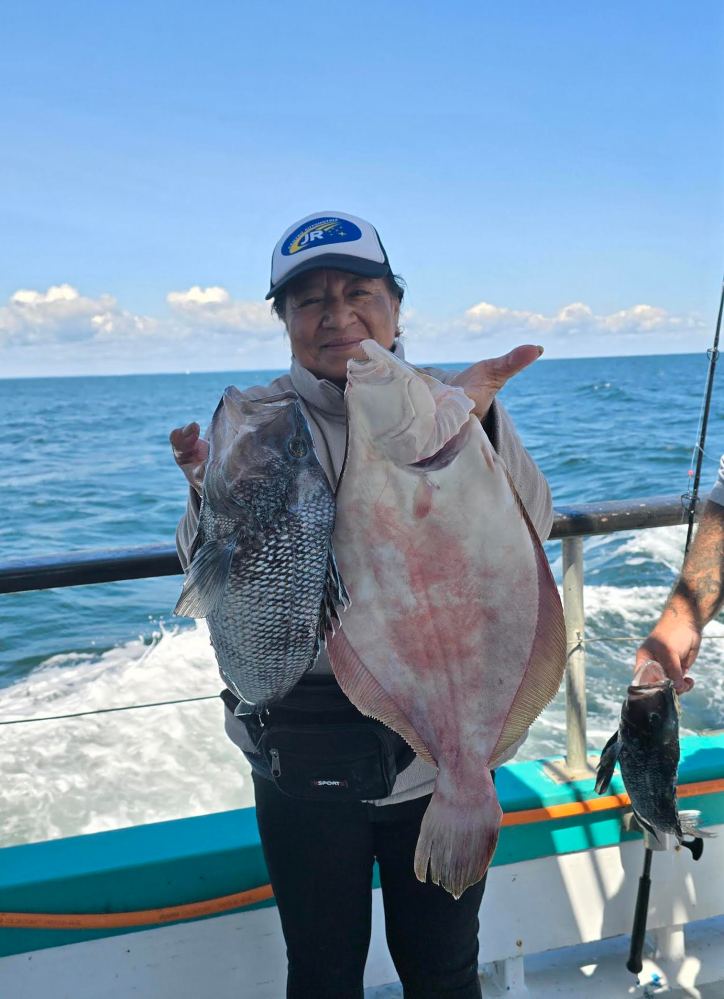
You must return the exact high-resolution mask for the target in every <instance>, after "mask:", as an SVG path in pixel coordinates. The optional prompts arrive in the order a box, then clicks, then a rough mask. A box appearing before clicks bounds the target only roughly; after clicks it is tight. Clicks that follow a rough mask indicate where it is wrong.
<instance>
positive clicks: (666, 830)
mask: <svg viewBox="0 0 724 999" xmlns="http://www.w3.org/2000/svg"><path fill="white" fill-rule="evenodd" d="M617 761H618V763H619V765H620V767H621V776H622V778H623V783H624V787H625V788H626V792H627V794H628V796H629V798H630V799H631V808H632V810H633V812H634V815H635V816H636V818H637V819H638V822H639V825H640V826H641V827H642V828H643V829H646V830H648V831H649V832H650V833H652V834H653V835H654V836H655V837H656V838H657V839H658V840H661V836H662V834H668V835H670V836H675V837H676V839H677V840H678V841H679V843H682V844H683V845H686V846H690V848H691V845H690V844H688V843H685V842H684V837H685V836H694V837H695V842H697V841H698V844H699V845H695V846H694V847H693V848H692V851H693V852H694V853H695V855H696V854H698V853H699V852H700V844H701V838H700V837H701V836H702V835H706V834H705V833H702V832H701V831H700V830H699V829H698V828H697V825H696V822H695V821H693V820H692V819H690V818H689V817H688V816H686V817H684V818H682V816H681V815H680V814H679V810H678V806H677V801H676V782H677V777H678V770H679V702H678V698H677V695H676V691H675V690H674V685H673V683H672V682H671V680H669V679H668V677H667V676H666V674H665V672H664V670H663V667H662V666H661V665H660V664H659V663H657V662H655V661H654V660H648V661H647V662H644V663H642V664H641V665H640V666H639V667H638V669H637V670H636V673H635V674H634V680H633V683H632V684H631V685H630V686H629V688H628V691H627V694H626V699H625V700H624V702H623V705H622V707H621V720H620V722H619V727H618V731H616V732H615V733H614V735H613V736H612V737H611V738H610V739H609V740H608V742H607V743H606V745H605V746H604V748H603V750H602V752H601V759H600V761H599V764H598V772H597V778H596V791H597V792H598V793H599V794H604V793H605V792H606V791H607V790H608V787H609V784H610V782H611V778H612V776H613V771H614V768H615V766H616V762H617Z"/></svg>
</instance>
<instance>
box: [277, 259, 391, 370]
mask: <svg viewBox="0 0 724 999" xmlns="http://www.w3.org/2000/svg"><path fill="white" fill-rule="evenodd" d="M399 312H400V303H399V301H398V300H397V298H396V297H395V296H394V295H393V294H392V293H391V292H390V290H389V288H388V287H387V283H386V281H385V279H384V278H367V277H360V276H359V275H357V274H348V273H346V272H345V271H335V270H326V269H319V270H314V271H309V272H308V273H307V274H303V275H302V276H301V277H300V278H298V280H297V281H295V282H294V283H293V284H292V286H291V288H290V290H289V292H288V294H287V299H286V307H285V312H284V323H285V325H286V327H287V332H288V333H289V339H290V341H291V344H292V353H293V354H294V356H295V357H296V359H297V361H298V362H299V363H300V364H301V365H302V366H303V367H305V368H307V370H309V371H311V372H312V374H313V375H316V376H317V378H327V379H329V381H333V382H337V383H338V384H343V383H344V382H345V380H346V378H347V361H348V360H349V359H350V357H354V358H357V359H359V360H362V359H363V358H364V354H363V353H362V352H361V351H360V349H359V343H360V341H361V340H376V341H377V343H379V344H381V345H382V346H383V347H386V348H387V349H388V350H389V349H390V348H391V347H392V344H393V343H394V340H395V333H396V331H397V317H398V315H399Z"/></svg>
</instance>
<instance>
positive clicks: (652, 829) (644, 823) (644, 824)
mask: <svg viewBox="0 0 724 999" xmlns="http://www.w3.org/2000/svg"><path fill="white" fill-rule="evenodd" d="M630 797H631V795H629V798H630ZM631 811H632V812H633V814H634V818H635V819H636V821H637V822H638V824H639V826H640V827H641V829H642V830H645V831H646V832H648V833H651V835H652V836H653V837H654V839H655V840H656V842H657V843H661V842H662V839H661V836H660V835H659V830H658V829H657V828H656V826H654V825H652V824H651V823H650V822H649V821H648V819H645V818H643V816H642V815H641V813H640V812H637V811H636V809H635V808H634V806H633V804H632V805H631Z"/></svg>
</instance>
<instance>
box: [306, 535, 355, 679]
mask: <svg viewBox="0 0 724 999" xmlns="http://www.w3.org/2000/svg"><path fill="white" fill-rule="evenodd" d="M349 603H350V601H349V593H348V592H347V587H346V586H345V585H344V581H343V580H342V577H341V576H340V574H339V567H338V565H337V559H336V558H335V557H334V549H333V548H332V546H331V545H330V547H329V556H328V558H327V578H326V580H325V583H324V594H323V596H322V604H321V607H320V609H319V624H318V626H317V650H316V654H317V655H318V654H319V650H320V649H321V648H322V646H323V645H324V646H326V644H327V635H328V634H329V633H331V634H334V632H335V630H336V628H337V626H338V625H339V624H340V616H339V608H340V607H341V608H342V610H343V611H345V610H347V608H348V607H349ZM315 659H316V655H315Z"/></svg>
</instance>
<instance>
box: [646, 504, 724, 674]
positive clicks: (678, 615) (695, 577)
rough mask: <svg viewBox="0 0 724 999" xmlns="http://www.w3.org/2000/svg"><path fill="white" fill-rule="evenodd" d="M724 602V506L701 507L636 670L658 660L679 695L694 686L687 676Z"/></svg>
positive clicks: (710, 505) (709, 505)
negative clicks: (691, 540)
mask: <svg viewBox="0 0 724 999" xmlns="http://www.w3.org/2000/svg"><path fill="white" fill-rule="evenodd" d="M723 602H724V506H720V505H719V503H713V502H711V500H710V501H709V502H708V503H707V504H706V506H705V507H704V513H703V514H702V517H701V521H700V522H699V528H698V530H697V532H696V536H695V537H694V543H693V544H692V546H691V548H690V550H689V552H688V554H687V556H686V559H685V560H684V565H683V568H682V570H681V575H680V576H679V578H678V579H677V581H676V583H675V584H674V588H673V590H672V591H671V594H670V596H669V599H668V600H667V601H666V606H665V607H664V609H663V611H662V612H661V617H660V618H659V620H658V622H657V623H656V625H655V627H654V628H653V630H652V631H651V634H650V635H649V636H648V638H647V639H646V641H645V642H644V643H643V645H642V646H641V648H640V649H639V650H638V653H637V654H636V665H639V664H640V663H641V662H644V661H645V660H646V659H656V661H657V662H659V663H661V665H662V666H663V667H664V669H665V670H666V674H667V676H669V678H670V679H671V680H673V681H674V686H675V688H676V690H677V691H678V693H684V692H685V691H687V690H690V689H691V688H692V687H693V686H694V681H693V680H692V679H691V677H687V676H685V674H686V672H687V670H689V669H690V668H691V666H692V665H693V663H694V660H695V659H696V657H697V655H698V653H699V646H700V644H701V633H702V631H703V629H704V626H705V625H706V624H708V622H709V621H711V619H712V618H713V617H714V616H715V615H716V613H717V611H718V610H719V608H720V607H721V605H722V603H723Z"/></svg>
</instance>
